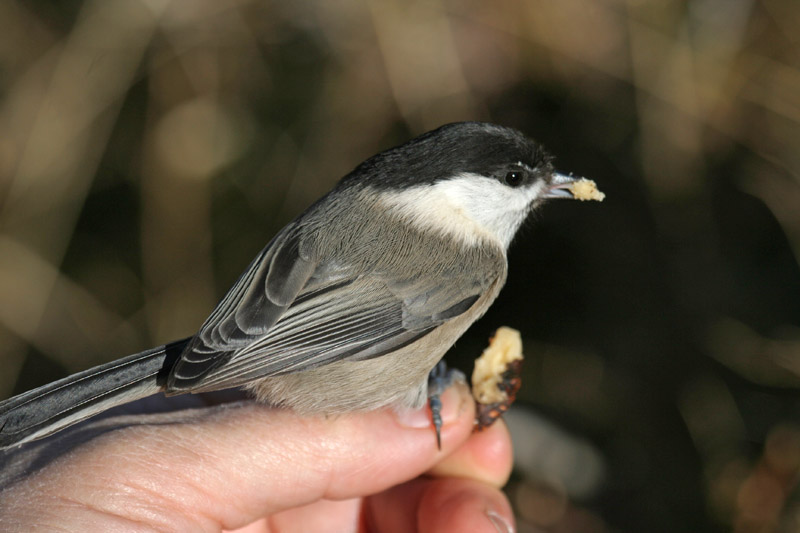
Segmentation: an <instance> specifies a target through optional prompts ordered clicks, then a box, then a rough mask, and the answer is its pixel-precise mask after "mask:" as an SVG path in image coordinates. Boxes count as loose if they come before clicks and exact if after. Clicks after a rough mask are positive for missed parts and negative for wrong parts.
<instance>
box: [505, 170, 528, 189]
mask: <svg viewBox="0 0 800 533" xmlns="http://www.w3.org/2000/svg"><path fill="white" fill-rule="evenodd" d="M522 178H523V175H522V172H520V171H517V170H515V171H512V172H509V173H508V174H506V177H505V178H504V181H505V182H506V185H508V186H510V187H518V186H519V185H521V184H522Z"/></svg>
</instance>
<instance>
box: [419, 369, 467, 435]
mask: <svg viewBox="0 0 800 533" xmlns="http://www.w3.org/2000/svg"><path fill="white" fill-rule="evenodd" d="M458 380H462V381H465V382H466V377H465V376H464V374H463V373H462V372H461V371H460V370H457V369H455V368H447V363H445V362H444V359H442V360H441V361H439V362H438V363H437V364H436V366H435V367H433V370H431V373H430V374H429V375H428V405H429V406H430V408H431V420H432V421H433V428H434V429H435V430H436V445H437V446H438V447H439V449H440V450H441V449H442V435H441V432H442V399H441V398H440V396H441V394H442V393H443V392H444V391H445V389H447V387H449V386H450V385H452V384H453V383H454V382H456V381H458Z"/></svg>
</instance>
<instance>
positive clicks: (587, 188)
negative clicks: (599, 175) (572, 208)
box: [568, 178, 606, 202]
mask: <svg viewBox="0 0 800 533" xmlns="http://www.w3.org/2000/svg"><path fill="white" fill-rule="evenodd" d="M568 189H569V192H571V193H572V196H574V197H575V199H576V200H580V201H581V202H584V201H586V200H597V201H598V202H602V201H603V200H604V199H605V197H606V195H605V194H604V193H602V192H600V189H598V188H597V184H596V183H595V182H593V181H592V180H587V179H586V178H581V179H579V180H578V181H576V182H574V183H572V184H571V185H570V186H569V187H568Z"/></svg>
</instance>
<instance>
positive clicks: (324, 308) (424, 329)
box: [170, 232, 492, 392]
mask: <svg viewBox="0 0 800 533" xmlns="http://www.w3.org/2000/svg"><path fill="white" fill-rule="evenodd" d="M279 237H280V239H276V241H273V243H272V244H271V245H270V246H268V248H267V249H266V250H265V251H264V252H263V253H262V255H261V256H259V258H260V259H257V260H256V261H255V262H254V263H253V265H251V267H250V268H249V269H248V271H247V272H246V273H245V275H244V276H242V278H241V279H240V281H239V282H238V283H237V284H236V285H235V286H234V288H233V289H232V290H231V291H230V293H229V295H228V296H227V297H226V298H225V299H224V300H223V302H222V303H221V304H220V305H219V307H218V308H217V309H216V310H215V312H214V313H213V314H212V316H211V317H210V318H209V320H208V321H207V322H206V324H205V325H204V326H203V328H202V329H201V330H200V332H199V333H198V335H197V336H196V338H195V340H194V341H193V342H192V344H191V345H190V346H189V347H188V348H187V350H186V351H185V352H184V354H183V355H182V356H181V360H180V361H179V362H178V364H176V367H175V370H173V375H174V376H176V377H177V379H176V380H175V383H176V384H178V385H180V387H173V388H171V389H170V390H171V391H173V392H177V391H180V390H192V391H195V392H199V391H205V390H217V389H222V388H228V387H233V386H238V385H242V384H244V383H247V382H249V381H251V380H253V379H256V378H260V377H267V376H274V375H278V374H283V373H288V372H297V371H300V370H305V369H309V368H313V367H316V366H320V365H324V364H327V363H331V362H333V361H337V360H341V359H344V358H352V359H365V358H371V357H377V356H380V355H382V354H385V353H388V352H391V351H393V350H395V349H397V348H399V347H401V346H404V345H407V344H409V343H411V342H414V341H415V340H417V339H419V338H421V337H422V336H424V335H425V334H427V333H428V332H430V331H431V330H432V329H433V328H435V327H436V326H438V325H440V324H442V323H444V322H446V321H447V320H449V319H451V318H453V317H456V316H458V315H460V314H461V313H463V312H465V311H466V310H467V309H469V308H470V307H471V306H472V305H473V304H474V303H475V302H476V301H477V299H478V298H479V297H480V295H481V294H482V293H483V291H484V290H485V288H486V285H487V284H488V283H490V282H491V281H492V280H490V279H488V278H487V277H486V276H479V277H476V278H475V279H472V278H471V277H470V275H468V274H466V273H464V272H460V269H455V270H454V271H452V272H446V271H445V272H442V273H441V275H440V276H439V277H438V279H437V277H436V276H434V277H433V279H431V277H429V276H424V277H419V276H415V277H414V278H409V279H406V280H403V279H396V276H393V275H389V274H387V273H385V272H379V271H376V270H372V271H358V270H356V269H353V268H351V267H348V266H347V265H342V264H334V263H332V262H325V261H314V260H312V259H310V258H308V257H304V254H303V253H302V251H303V246H302V243H297V242H292V241H293V240H296V238H295V237H293V236H292V235H291V232H289V233H288V234H287V235H286V236H279ZM467 270H469V269H467ZM279 276H280V277H279ZM300 277H303V278H304V282H303V284H302V286H301V288H299V289H294V288H292V289H287V287H288V286H289V285H285V286H284V285H282V284H280V283H279V282H278V280H280V279H286V280H288V282H289V284H291V283H294V284H295V286H296V285H297V284H298V279H299V278H300ZM454 277H459V278H461V279H458V280H455V279H453V278H454ZM271 280H274V283H276V284H279V285H281V287H280V289H281V290H283V293H280V292H279V291H278V290H277V288H273V287H271V285H270V283H271ZM291 291H296V292H295V294H294V296H291V294H290V292H291ZM279 297H280V298H279ZM187 363H190V364H189V365H187ZM187 369H189V370H188V371H187ZM198 370H201V372H198Z"/></svg>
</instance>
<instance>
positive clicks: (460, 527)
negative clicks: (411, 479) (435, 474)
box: [417, 478, 514, 533]
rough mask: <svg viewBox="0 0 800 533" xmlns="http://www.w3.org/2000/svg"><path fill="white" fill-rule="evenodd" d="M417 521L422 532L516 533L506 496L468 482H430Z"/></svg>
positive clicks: (487, 487)
mask: <svg viewBox="0 0 800 533" xmlns="http://www.w3.org/2000/svg"><path fill="white" fill-rule="evenodd" d="M417 520H418V526H419V531H420V533H426V532H436V533H446V532H458V531H471V532H474V533H483V532H486V533H497V532H502V533H510V532H513V531H514V526H513V524H514V518H513V513H512V511H511V506H510V504H509V503H508V500H507V499H506V497H505V496H504V495H503V493H502V492H500V491H499V490H497V489H495V488H492V487H489V486H487V485H485V484H483V483H480V482H477V481H473V480H466V479H454V478H451V479H442V480H437V481H434V482H431V483H430V485H429V487H428V489H427V490H426V491H425V493H424V495H423V497H422V498H421V499H420V501H419V509H418V514H417Z"/></svg>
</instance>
